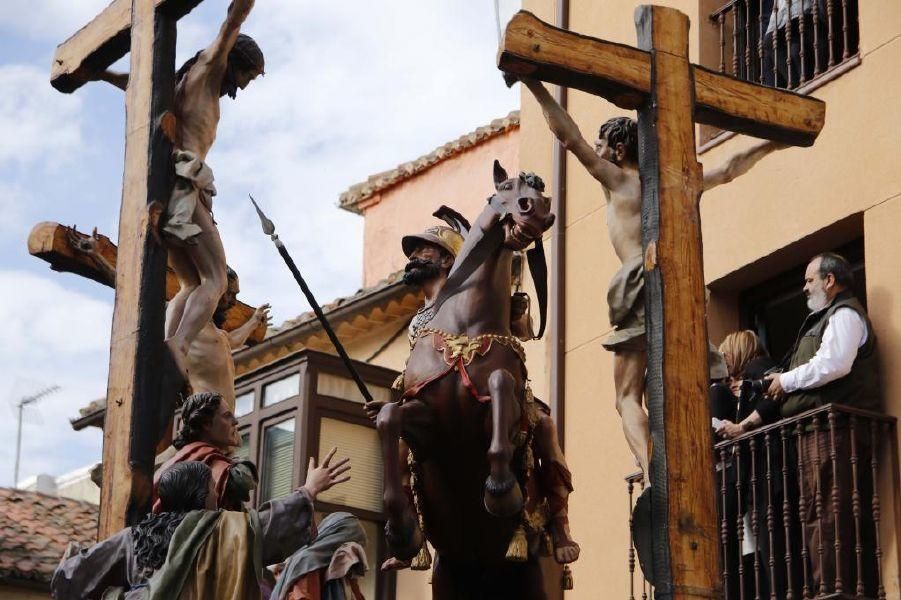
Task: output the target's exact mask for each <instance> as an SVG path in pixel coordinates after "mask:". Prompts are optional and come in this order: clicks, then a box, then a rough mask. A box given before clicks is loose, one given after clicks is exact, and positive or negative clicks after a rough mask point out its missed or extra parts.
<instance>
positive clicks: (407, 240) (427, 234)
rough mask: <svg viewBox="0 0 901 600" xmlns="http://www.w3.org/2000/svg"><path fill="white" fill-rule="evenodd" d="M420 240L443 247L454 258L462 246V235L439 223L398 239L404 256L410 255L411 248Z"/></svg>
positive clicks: (420, 241)
mask: <svg viewBox="0 0 901 600" xmlns="http://www.w3.org/2000/svg"><path fill="white" fill-rule="evenodd" d="M422 242H428V243H430V244H435V245H436V246H438V247H439V248H443V249H444V250H446V251H447V252H449V253H450V254H451V255H452V256H453V257H454V258H457V254H458V253H459V252H460V248H462V247H463V236H462V235H460V233H459V232H457V231H454V230H453V229H451V228H450V227H443V226H441V225H436V226H434V227H429V228H428V229H426V230H425V231H423V232H422V233H420V234H417V235H405V236H404V237H403V238H401V240H400V245H401V248H403V251H404V256H410V255H411V254H412V253H413V250H415V249H416V246H417V245H418V244H420V243H422Z"/></svg>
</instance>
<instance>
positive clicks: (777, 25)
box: [710, 0, 859, 89]
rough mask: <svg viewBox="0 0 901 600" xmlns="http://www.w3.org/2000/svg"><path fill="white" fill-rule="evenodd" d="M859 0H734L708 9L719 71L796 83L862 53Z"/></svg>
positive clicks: (789, 84) (772, 83)
mask: <svg viewBox="0 0 901 600" xmlns="http://www.w3.org/2000/svg"><path fill="white" fill-rule="evenodd" d="M857 4H858V2H857V0H730V1H729V2H727V3H726V4H724V5H723V6H722V7H720V8H719V9H717V10H716V11H714V12H713V13H712V14H711V15H710V21H711V22H712V23H713V25H714V27H715V28H716V31H717V33H718V36H719V37H718V39H719V65H718V66H719V71H720V72H721V73H728V74H730V75H734V76H736V77H738V78H740V79H745V80H748V81H753V82H755V83H760V84H762V85H768V86H772V87H779V88H785V89H797V88H801V87H804V86H806V84H808V82H811V81H812V80H815V79H818V78H820V77H821V76H823V75H825V74H827V73H830V72H837V71H838V70H839V67H841V66H842V65H844V64H846V63H848V62H849V61H851V60H852V59H855V58H856V57H857V55H858V44H859V29H858V24H857V21H858V19H857V14H858V13H857Z"/></svg>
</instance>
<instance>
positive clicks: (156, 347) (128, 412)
mask: <svg viewBox="0 0 901 600" xmlns="http://www.w3.org/2000/svg"><path fill="white" fill-rule="evenodd" d="M200 2H201V0H113V2H112V3H111V4H110V5H109V6H108V7H107V8H106V9H104V10H103V12H101V13H100V15H98V16H97V17H96V18H95V19H94V20H93V21H91V22H90V23H88V24H87V25H86V26H84V27H83V28H81V29H80V30H79V31H78V32H77V33H75V35H73V36H72V37H70V38H69V39H68V40H66V41H65V42H63V43H62V44H60V45H59V46H58V47H57V49H56V54H55V55H54V57H53V66H52V69H51V76H50V83H51V84H52V85H53V87H55V88H56V89H58V90H60V91H62V92H66V93H69V92H73V91H75V90H76V89H78V88H79V87H80V86H81V85H82V84H83V83H84V81H85V80H86V79H88V77H86V74H89V73H91V72H96V71H101V70H103V69H105V68H107V67H109V66H110V65H111V64H113V63H114V62H115V61H117V60H118V59H119V58H121V57H122V56H124V55H125V54H126V52H128V51H129V49H130V52H131V57H130V61H131V68H130V76H129V80H128V90H127V91H126V94H125V109H126V120H125V173H124V181H123V184H122V202H121V206H120V211H119V247H120V251H119V260H118V265H119V268H118V269H117V270H116V304H115V309H114V312H113V327H112V335H111V337H110V369H109V383H108V386H107V412H106V420H105V423H104V428H103V488H102V490H101V499H100V525H99V532H98V536H99V537H100V539H103V538H105V537H107V536H109V535H110V534H112V533H114V532H116V531H118V530H119V529H121V528H123V527H125V526H126V525H131V524H134V523H136V522H137V521H138V520H140V519H141V518H142V517H143V515H144V514H146V513H147V512H148V511H149V509H150V500H151V494H152V488H153V460H154V450H155V449H156V437H157V427H156V424H157V423H158V422H159V421H160V414H159V413H160V404H159V399H160V397H161V394H160V390H161V386H162V385H163V384H162V380H163V375H164V373H163V365H164V364H167V363H168V354H167V353H166V352H165V351H164V345H163V331H164V322H165V309H164V301H165V287H166V250H165V248H164V247H163V246H162V245H160V244H159V243H158V242H157V241H156V240H155V238H154V236H153V235H152V224H151V213H150V210H149V207H150V205H151V204H152V203H159V204H161V205H165V204H166V202H167V201H168V199H169V194H170V192H171V190H172V184H173V177H174V173H173V167H172V163H171V153H172V148H171V145H170V143H169V141H168V140H167V139H166V137H165V136H164V135H163V131H162V128H161V126H160V121H161V118H162V116H163V115H164V114H165V113H166V111H168V110H169V109H170V108H171V107H172V102H173V98H174V93H175V36H176V27H175V25H176V22H177V20H178V19H179V18H180V17H182V16H183V15H185V14H187V13H188V12H190V11H191V9H193V8H194V7H195V6H196V5H197V4H199V3H200ZM150 424H152V425H150Z"/></svg>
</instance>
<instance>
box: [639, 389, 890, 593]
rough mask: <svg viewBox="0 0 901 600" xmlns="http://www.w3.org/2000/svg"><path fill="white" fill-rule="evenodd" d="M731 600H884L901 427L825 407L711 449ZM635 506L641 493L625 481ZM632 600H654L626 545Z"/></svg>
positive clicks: (876, 417)
mask: <svg viewBox="0 0 901 600" xmlns="http://www.w3.org/2000/svg"><path fill="white" fill-rule="evenodd" d="M713 452H714V457H715V458H714V460H715V468H716V487H717V489H716V490H715V492H716V494H717V513H718V514H717V518H718V523H719V533H720V540H721V557H722V559H723V560H722V567H723V571H722V578H723V590H724V592H725V598H726V600H746V599H747V600H751V599H758V598H773V599H776V598H779V599H782V598H791V599H796V600H797V599H808V598H818V599H825V598H855V599H874V600H882V599H884V598H885V597H886V591H885V582H884V580H883V568H882V561H883V543H884V542H885V540H883V539H882V537H881V535H880V534H883V535H884V534H885V532H893V533H892V535H897V526H896V523H897V522H898V519H899V515H896V514H894V512H892V513H890V514H889V515H888V517H890V518H891V522H886V516H885V515H884V510H883V507H885V506H888V507H896V506H901V504H899V502H901V491H899V482H898V473H899V466H898V449H897V436H896V419H895V418H894V417H889V416H886V415H883V414H879V413H873V412H869V411H862V410H858V409H854V408H850V407H847V406H842V405H837V404H836V405H827V406H824V407H821V408H818V409H815V410H812V411H809V412H806V413H803V414H800V415H797V416H795V417H792V418H789V419H784V420H782V421H779V422H777V423H774V424H772V425H769V426H767V427H763V428H760V429H757V430H754V431H752V432H749V433H746V434H743V435H742V436H740V437H737V438H735V439H733V440H729V441H726V442H720V443H718V444H716V446H715V447H714V448H713ZM626 484H627V489H628V494H629V505H630V520H631V508H632V506H633V505H634V501H635V498H636V497H637V495H638V494H637V493H638V492H640V490H641V489H643V488H644V483H643V481H642V476H641V474H640V473H637V474H634V475H630V476H629V477H627V478H626ZM628 567H629V575H630V588H629V596H628V597H629V600H637V599H639V598H641V599H642V600H644V599H649V598H653V589H651V588H649V586H648V585H647V584H646V583H645V582H644V578H643V577H642V575H641V573H640V567H639V566H638V565H637V561H636V556H635V549H634V547H633V545H632V543H631V541H630V544H629V551H628Z"/></svg>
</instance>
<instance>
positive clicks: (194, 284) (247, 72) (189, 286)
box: [95, 0, 264, 392]
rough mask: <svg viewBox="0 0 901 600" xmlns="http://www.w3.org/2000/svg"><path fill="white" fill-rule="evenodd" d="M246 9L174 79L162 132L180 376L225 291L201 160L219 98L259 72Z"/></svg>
mask: <svg viewBox="0 0 901 600" xmlns="http://www.w3.org/2000/svg"><path fill="white" fill-rule="evenodd" d="M253 5H254V0H234V1H233V2H232V3H231V5H230V6H229V9H228V15H227V17H226V18H225V22H224V23H223V24H222V27H221V28H220V30H219V34H218V35H217V36H216V39H215V40H213V43H212V44H210V46H208V47H207V48H205V49H203V50H201V51H200V52H198V53H197V54H195V55H194V56H193V57H192V58H191V59H190V60H188V61H187V62H186V63H185V64H184V65H182V67H181V68H180V69H179V70H178V72H177V73H176V76H175V78H176V83H175V102H174V107H173V116H174V120H173V122H171V123H170V124H169V126H168V127H167V128H166V129H167V133H168V134H169V135H170V137H171V138H172V142H173V144H174V146H175V151H174V154H173V158H174V162H175V174H176V182H175V187H174V189H173V191H172V196H171V197H170V199H169V203H168V205H167V207H166V213H165V218H164V221H163V225H162V227H161V229H162V233H163V237H164V239H165V240H166V242H167V249H168V253H169V265H170V266H171V267H172V270H173V271H175V274H176V276H177V277H178V281H179V283H180V284H181V289H180V290H179V292H178V294H177V295H176V296H175V297H174V298H173V299H172V300H171V301H170V302H169V305H168V307H167V310H166V344H167V345H168V346H169V349H170V350H171V352H172V355H173V358H174V359H175V362H176V364H177V365H178V367H179V369H180V370H181V371H182V373H183V374H184V375H185V377H189V372H188V371H189V365H188V362H189V361H188V352H189V349H190V347H191V344H192V342H193V341H194V339H195V338H196V337H197V335H198V334H199V333H200V332H201V330H202V329H203V328H204V327H205V326H206V325H207V324H208V323H209V322H210V319H211V318H212V317H213V313H215V311H216V305H217V303H218V302H219V299H220V298H221V297H222V295H223V294H225V292H226V290H227V287H228V278H227V276H226V264H225V250H224V249H223V247H222V240H221V239H220V237H219V230H218V229H217V227H216V222H215V221H214V220H213V213H212V197H213V196H214V195H215V194H216V188H215V187H214V186H213V172H212V170H211V169H210V168H209V166H208V165H207V164H206V163H205V162H204V161H205V160H206V156H207V154H208V153H209V151H210V148H211V147H212V145H213V142H214V141H215V139H216V130H217V128H218V125H219V101H220V98H221V97H222V96H225V95H228V96H229V97H231V98H234V97H235V96H236V94H237V90H238V89H239V88H240V89H244V88H245V87H246V86H247V85H248V84H249V83H250V82H251V81H253V80H254V79H255V78H256V77H257V76H259V75H261V74H263V69H264V59H263V53H262V51H261V50H260V48H259V46H257V44H256V42H254V40H253V39H252V38H251V37H250V36H248V35H244V34H242V33H240V30H241V25H242V24H243V23H244V21H245V19H246V18H247V15H248V14H249V13H250V10H251V9H252V8H253ZM95 77H96V79H100V80H103V81H107V82H109V83H111V84H113V85H115V86H116V87H119V88H121V89H123V90H124V89H125V88H126V86H127V85H128V74H127V73H113V72H110V71H106V72H103V73H99V74H97V75H96V76H95ZM217 391H220V392H221V391H222V390H217Z"/></svg>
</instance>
